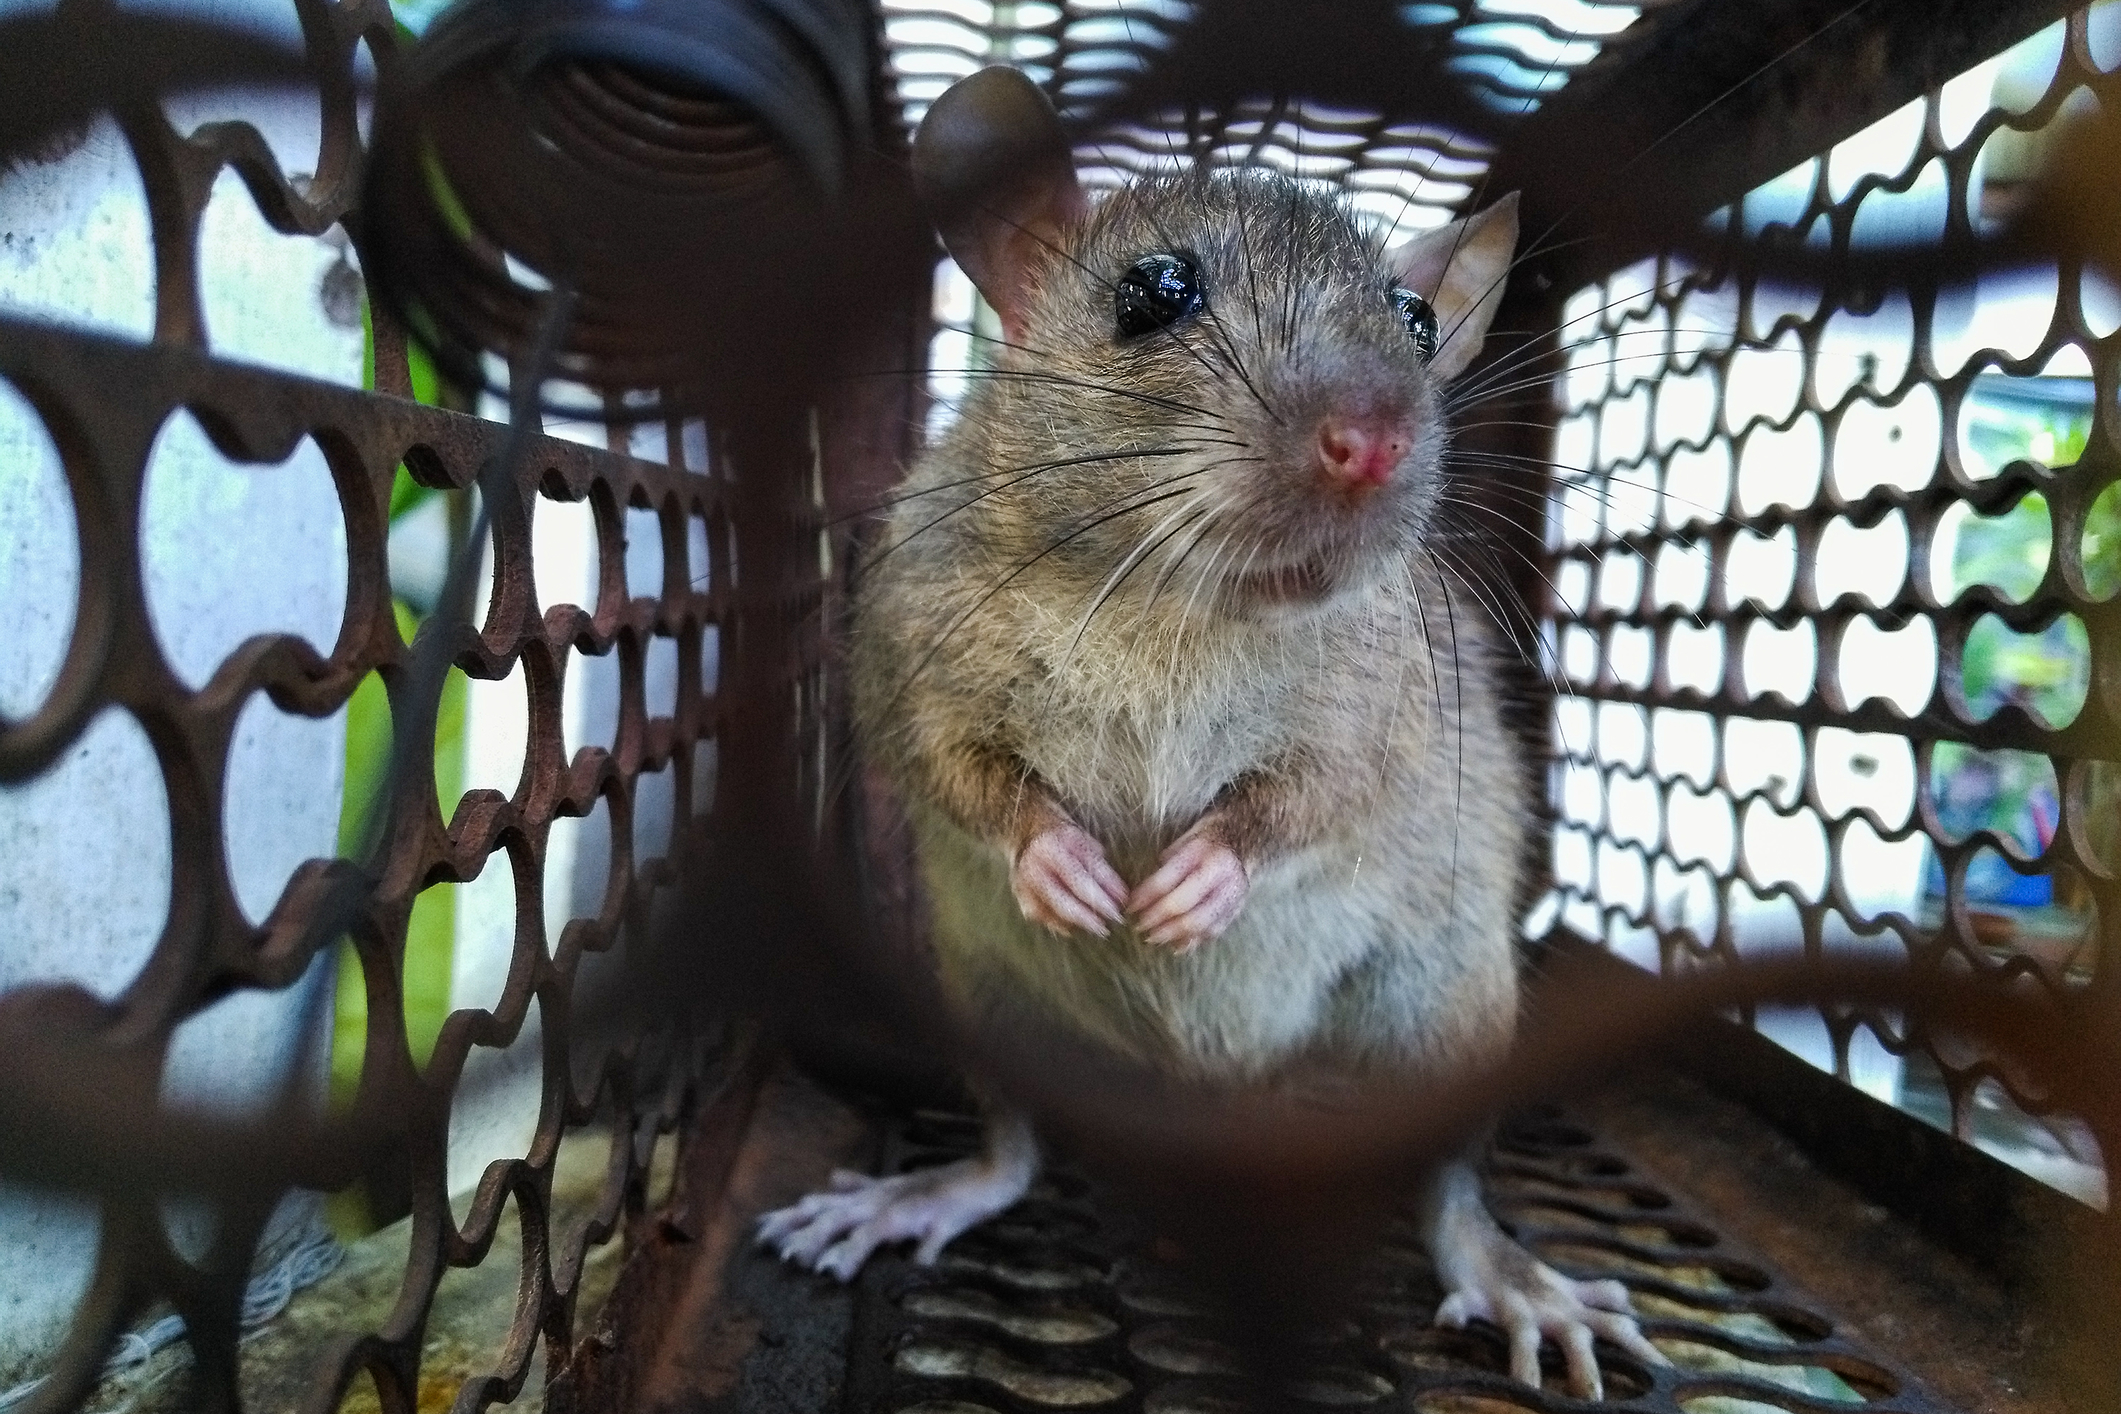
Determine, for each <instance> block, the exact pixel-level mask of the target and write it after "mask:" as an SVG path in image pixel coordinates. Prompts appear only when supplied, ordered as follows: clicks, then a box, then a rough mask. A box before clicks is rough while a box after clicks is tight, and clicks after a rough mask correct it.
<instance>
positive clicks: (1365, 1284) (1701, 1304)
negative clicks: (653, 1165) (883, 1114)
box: [847, 1112, 1939, 1414]
mask: <svg viewBox="0 0 2121 1414" xmlns="http://www.w3.org/2000/svg"><path fill="white" fill-rule="evenodd" d="M976 1138H977V1128H976V1126H975V1125H974V1123H973V1122H972V1121H971V1120H970V1119H969V1118H960V1117H956V1116H950V1115H940V1114H918V1115H915V1116H913V1117H912V1118H911V1119H910V1120H908V1121H906V1122H905V1123H903V1124H902V1125H901V1126H899V1127H898V1128H897V1129H896V1130H895V1131H894V1133H893V1135H892V1138H891V1141H890V1143H889V1145H888V1149H887V1155H886V1159H887V1163H888V1164H889V1165H890V1166H892V1167H895V1168H900V1169H906V1168H916V1167H920V1166H922V1165H925V1164H930V1163H937V1162H944V1161H946V1160H948V1159H950V1158H954V1157H957V1156H959V1155H961V1154H963V1153H965V1152H967V1151H969V1150H970V1149H971V1148H972V1147H973V1146H974V1143H975V1141H976ZM1488 1182H1489V1186H1490V1190H1491V1192H1492V1193H1493V1195H1494V1202H1495V1206H1496V1210H1497V1214H1498V1216H1499V1217H1501V1219H1502V1220H1503V1221H1505V1222H1507V1223H1509V1224H1510V1225H1511V1226H1512V1228H1513V1230H1514V1231H1515V1232H1516V1234H1517V1235H1518V1236H1519V1237H1520V1238H1521V1239H1522V1240H1523V1241H1524V1242H1525V1243H1526V1244H1527V1245H1528V1246H1530V1247H1531V1248H1532V1249H1533V1250H1534V1251H1535V1252H1537V1253H1539V1254H1540V1255H1541V1256H1542V1257H1543V1258H1545V1259H1547V1260H1549V1261H1551V1262H1554V1263H1557V1264H1558V1265H1560V1266H1561V1267H1562V1268H1563V1269H1564V1270H1567V1271H1570V1272H1572V1273H1577V1274H1581V1275H1599V1276H1617V1277H1621V1278H1623V1279H1624V1280H1626V1281H1627V1283H1628V1285H1629V1286H1630V1288H1631V1289H1632V1290H1633V1292H1634V1294H1635V1300H1636V1302H1637V1305H1638V1307H1639V1309H1640V1310H1641V1311H1642V1313H1643V1329H1644V1331H1645V1332H1646V1333H1647V1334H1648V1335H1649V1337H1650V1339H1651V1340H1652V1341H1653V1342H1654V1343H1655V1344H1656V1345H1657V1346H1658V1347H1659V1348H1660V1349H1661V1350H1662V1351H1664V1352H1665V1354H1666V1355H1667V1356H1668V1357H1669V1358H1670V1359H1671V1360H1672V1362H1673V1363H1672V1364H1671V1365H1670V1366H1668V1367H1661V1366H1651V1365H1648V1364H1645V1363H1643V1362H1640V1361H1637V1360H1634V1359H1631V1358H1629V1357H1626V1356H1623V1355H1620V1354H1618V1353H1617V1352H1615V1351H1613V1350H1610V1349H1601V1350H1600V1352H1599V1363H1600V1369H1601V1372H1602V1374H1603V1378H1604V1379H1605V1381H1606V1386H1607V1390H1606V1400H1605V1402H1604V1403H1603V1404H1601V1405H1600V1406H1599V1407H1608V1406H1610V1407H1613V1408H1617V1409H1630V1410H1642V1411H1645V1412H1646V1411H1650V1410H1662V1411H1667V1412H1668V1414H1670V1411H1678V1410H1685V1411H1687V1414H1702V1411H1704V1410H1715V1411H1718V1412H1719V1414H1755V1411H1758V1414H1770V1411H1795V1410H1815V1409H1820V1408H1831V1407H1835V1406H1837V1405H1844V1406H1851V1407H1861V1408H1865V1409H1870V1410H1877V1411H1881V1414H1882V1411H1886V1410H1893V1411H1916V1410H1933V1409H1937V1408H1938V1407H1939V1406H1938V1405H1937V1404H1936V1403H1934V1402H1933V1401H1932V1400H1931V1399H1930V1398H1929V1397H1928V1396H1927V1395H1925V1394H1924V1392H1923V1391H1922V1390H1921V1389H1920V1388H1919V1387H1918V1386H1917V1385H1916V1383H1915V1382H1914V1381H1913V1380H1911V1379H1910V1378H1909V1377H1908V1375H1907V1374H1906V1373H1904V1372H1902V1371H1900V1370H1898V1369H1896V1368H1895V1367H1894V1366H1893V1364H1892V1363H1891V1362H1890V1360H1889V1359H1881V1358H1879V1354H1878V1353H1877V1352H1873V1351H1868V1350H1865V1349H1863V1348H1861V1347H1860V1346H1859V1345H1857V1344H1854V1343H1852V1342H1851V1341H1850V1340H1849V1339H1848V1338H1847V1336H1846V1335H1844V1334H1843V1333H1842V1332H1841V1331H1840V1330H1839V1329H1838V1327H1837V1325H1836V1322H1835V1321H1834V1320H1833V1318H1832V1317H1831V1316H1830V1315H1827V1314H1825V1313H1824V1312H1822V1311H1821V1310H1820V1309H1819V1308H1818V1307H1817V1306H1816V1305H1815V1304H1812V1303H1810V1302H1808V1301H1807V1300H1806V1299H1805V1298H1804V1297H1802V1296H1801V1295H1799V1294H1797V1293H1795V1292H1794V1291H1793V1290H1792V1289H1791V1288H1790V1286H1789V1285H1788V1283H1787V1282H1785V1281H1783V1280H1781V1279H1779V1278H1778V1277H1777V1276H1776V1275H1775V1274H1774V1272H1773V1269H1772V1267H1771V1266H1770V1265H1768V1264H1766V1263H1764V1262H1763V1261H1762V1260H1761V1259H1760V1258H1759V1257H1757V1256H1755V1255H1753V1254H1749V1253H1745V1252H1742V1251H1740V1250H1738V1249H1737V1248H1736V1246H1735V1244H1733V1243H1732V1242H1731V1241H1730V1240H1729V1239H1728V1238H1726V1237H1724V1236H1723V1235H1721V1234H1720V1233H1718V1232H1717V1230H1716V1228H1715V1226H1714V1224H1713V1223H1711V1222H1708V1221H1704V1220H1703V1219H1702V1217H1701V1216H1699V1215H1697V1214H1694V1213H1690V1212H1688V1211H1686V1210H1685V1208H1684V1207H1683V1206H1682V1205H1681V1204H1679V1203H1678V1202H1676V1201H1675V1200H1674V1199H1673V1197H1672V1196H1671V1195H1670V1194H1669V1193H1667V1192H1666V1191H1664V1190H1663V1189H1662V1188H1661V1187H1659V1186H1658V1185H1657V1184H1656V1183H1655V1182H1652V1181H1648V1180H1647V1179H1645V1177H1644V1176H1643V1175H1642V1174H1641V1173H1640V1172H1638V1171H1637V1169H1636V1168H1635V1166H1634V1165H1633V1164H1631V1163H1630V1161H1629V1160H1628V1158H1627V1157H1626V1156H1624V1155H1622V1154H1619V1153H1616V1152H1614V1151H1613V1150H1611V1149H1610V1148H1608V1147H1606V1146H1604V1145H1602V1144H1601V1143H1600V1142H1599V1141H1598V1139H1597V1137H1596V1136H1595V1135H1594V1134H1592V1133H1591V1132H1590V1131H1588V1130H1586V1129H1584V1128H1583V1127H1581V1126H1580V1125H1578V1124H1575V1123H1573V1122H1571V1121H1570V1120H1569V1119H1568V1118H1567V1117H1566V1116H1565V1115H1562V1114H1560V1113H1556V1112H1545V1113H1541V1114H1537V1115H1530V1116H1525V1117H1522V1118H1520V1119H1519V1120H1518V1121H1517V1122H1516V1123H1514V1124H1512V1125H1510V1126H1508V1127H1507V1128H1506V1129H1505V1131H1504V1134H1503V1138H1502V1140H1501V1141H1500V1143H1499V1144H1498V1146H1497V1149H1496V1152H1495V1155H1494V1157H1493V1159H1492V1161H1491V1163H1490V1165H1489V1175H1488ZM1185 1255H1186V1254H1184V1253H1183V1252H1182V1251H1180V1250H1178V1249H1176V1248H1175V1247H1173V1246H1172V1244H1171V1243H1170V1242H1169V1241H1168V1240H1163V1239H1159V1238H1158V1236H1157V1234H1155V1233H1154V1232H1151V1231H1148V1230H1146V1229H1145V1228H1143V1227H1142V1226H1141V1225H1140V1224H1139V1223H1138V1222H1129V1221H1128V1220H1127V1219H1125V1218H1124V1217H1123V1216H1118V1215H1116V1214H1115V1213H1114V1212H1113V1211H1112V1210H1111V1209H1110V1208H1109V1207H1108V1205H1107V1204H1106V1203H1105V1202H1104V1201H1103V1200H1102V1198H1101V1195H1099V1194H1098V1193H1097V1192H1096V1191H1095V1190H1094V1189H1093V1188H1092V1187H1091V1186H1090V1185H1089V1184H1087V1183H1086V1182H1085V1181H1084V1180H1083V1178H1082V1177H1081V1176H1080V1175H1078V1174H1076V1173H1074V1172H1072V1171H1071V1170H1069V1169H1067V1168H1065V1167H1064V1168H1061V1169H1059V1170H1056V1171H1054V1172H1051V1173H1049V1174H1047V1175H1046V1176H1045V1177H1044V1178H1043V1179H1042V1180H1041V1181H1040V1184H1039V1186H1038V1187H1037V1188H1035V1189H1034V1190H1033V1192H1032V1195H1031V1197H1030V1198H1028V1199H1027V1200H1026V1201H1025V1202H1023V1203H1021V1204H1019V1205H1018V1206H1017V1207H1015V1208H1013V1209H1011V1210H1010V1212H1009V1213H1007V1214H1006V1215H1004V1216H1003V1217H1002V1218H999V1219H997V1220H995V1221H994V1222H993V1223H991V1224H989V1225H988V1226H986V1227H985V1228H983V1229H981V1230H979V1231H978V1232H976V1233H973V1234H971V1235H969V1236H967V1237H965V1238H962V1239H960V1240H959V1241H958V1242H957V1243H955V1244H953V1245H952V1247H951V1248H950V1249H949V1250H948V1251H947V1252H946V1253H945V1254H944V1256H943V1258H942V1260H941V1262H940V1263H939V1265H938V1266H937V1267H935V1268H934V1269H932V1270H923V1269H920V1268H917V1267H914V1266H912V1265H911V1264H910V1263H907V1262H905V1261H903V1260H897V1259H879V1260H874V1261H872V1264H871V1267H870V1269H869V1271H868V1272H867V1273H865V1275H864V1276H863V1278H862V1292H861V1295H860V1303H861V1305H860V1311H859V1314H858V1315H857V1317H856V1330H857V1341H858V1345H857V1348H856V1349H855V1351H854V1352H853V1364H852V1370H851V1374H850V1383H849V1387H848V1391H847V1399H848V1404H847V1407H849V1408H854V1409H872V1410H877V1411H895V1414H903V1411H909V1410H919V1411H923V1414H942V1411H944V1410H949V1411H952V1414H975V1411H988V1412H989V1414H993V1411H1001V1410H1013V1411H1023V1412H1024V1414H1029V1411H1035V1410H1042V1409H1057V1408H1088V1409H1101V1410H1103V1409H1109V1410H1127V1411H1133V1410H1142V1411H1148V1414H1232V1411H1239V1410H1246V1409H1284V1410H1303V1409H1376V1410H1408V1409H1412V1410H1420V1411H1424V1414H1444V1411H1450V1414H1460V1411H1478V1414H1520V1411H1525V1412H1527V1414H1528V1412H1529V1411H1539V1412H1540V1414H1546V1412H1547V1411H1558V1410H1562V1409H1570V1408H1583V1407H1586V1406H1585V1405H1584V1404H1583V1403H1582V1402H1580V1401H1577V1400H1574V1399H1570V1398H1568V1397H1567V1396H1565V1395H1563V1394H1560V1393H1558V1392H1557V1390H1556V1389H1555V1388H1554V1387H1555V1386H1558V1384H1559V1382H1560V1374H1561V1370H1560V1365H1559V1362H1558V1358H1556V1359H1554V1362H1553V1363H1552V1364H1550V1365H1549V1367H1548V1368H1547V1369H1546V1371H1545V1378H1546V1383H1547V1384H1548V1386H1549V1388H1548V1389H1547V1390H1546V1391H1545V1392H1536V1391H1533V1390H1530V1389H1527V1388H1526V1387H1525V1386H1523V1385H1520V1384H1517V1383H1515V1382H1514V1381H1512V1380H1511V1379H1510V1378H1509V1375H1508V1373H1507V1372H1508V1368H1509V1362H1508V1352H1507V1350H1506V1348H1505V1345H1504V1342H1503V1341H1502V1339H1501V1337H1500V1335H1499V1334H1498V1333H1497V1332H1496V1331H1494V1330H1493V1328H1491V1327H1488V1326H1486V1325H1485V1324H1477V1325H1475V1326H1473V1327H1471V1328H1469V1329H1468V1330H1465V1331H1462V1332H1460V1331H1448V1330H1438V1329H1436V1328H1435V1327H1434V1326H1432V1325H1431V1323H1430V1320H1431V1317H1432V1316H1433V1315H1434V1313H1435V1310H1436V1304H1437V1302H1438V1301H1439V1300H1441V1299H1442V1292H1441V1290H1440V1289H1439V1288H1438V1287H1437V1286H1436V1284H1435V1277H1434V1274H1433V1272H1432V1270H1431V1268H1430V1265H1429V1260H1428V1258H1427V1256H1426V1255H1425V1254H1423V1253H1422V1252H1421V1251H1420V1250H1419V1239H1418V1237H1416V1236H1415V1235H1414V1234H1413V1232H1412V1231H1411V1230H1404V1231H1399V1232H1396V1233H1394V1234H1393V1235H1391V1236H1390V1237H1389V1238H1388V1239H1387V1240H1386V1241H1385V1242H1384V1243H1383V1244H1381V1245H1380V1247H1379V1248H1378V1250H1377V1251H1376V1253H1375V1255H1374V1256H1373V1257H1372V1258H1371V1259H1370V1261H1369V1262H1368V1263H1367V1264H1366V1266H1365V1268H1364V1271H1363V1274H1362V1276H1361V1278H1360V1279H1359V1282H1358V1286H1357V1289H1356V1290H1355V1291H1353V1292H1351V1293H1350V1298H1351V1299H1350V1300H1349V1302H1348V1305H1347V1307H1346V1309H1345V1311H1344V1312H1342V1313H1341V1314H1340V1315H1339V1316H1338V1317H1337V1318H1335V1319H1334V1320H1333V1321H1332V1322H1331V1324H1330V1325H1329V1326H1328V1327H1326V1328H1324V1329H1320V1330H1318V1331H1316V1332H1315V1333H1312V1334H1311V1335H1310V1336H1309V1337H1308V1338H1306V1339H1305V1340H1304V1342H1303V1346H1304V1354H1303V1359H1302V1360H1301V1362H1300V1363H1299V1365H1298V1367H1297V1368H1295V1369H1293V1370H1290V1371H1287V1372H1285V1373H1283V1374H1282V1375H1281V1376H1280V1377H1279V1384H1278V1388H1277V1387H1276V1385H1275V1384H1271V1383H1264V1382H1263V1381H1262V1379H1261V1378H1260V1373H1259V1371H1258V1370H1257V1369H1256V1367H1255V1365H1254V1363H1253V1361H1252V1360H1251V1359H1250V1358H1248V1355H1247V1353H1246V1352H1245V1351H1244V1350H1243V1349H1242V1348H1240V1347H1239V1346H1238V1345H1234V1344H1232V1343H1231V1338H1230V1335H1229V1331H1228V1329H1227V1328H1226V1327H1225V1326H1224V1325H1221V1324H1219V1323H1218V1319H1217V1316H1216V1310H1217V1308H1216V1306H1215V1304H1214V1302H1213V1301H1212V1299H1210V1298H1209V1297H1207V1296H1205V1295H1204V1294H1203V1293H1202V1292H1201V1291H1199V1290H1198V1289H1196V1288H1194V1287H1192V1286H1191V1285H1189V1284H1188V1283H1187V1281H1186V1280H1185V1278H1184V1276H1183V1275H1182V1273H1183V1270H1184V1259H1185Z"/></svg>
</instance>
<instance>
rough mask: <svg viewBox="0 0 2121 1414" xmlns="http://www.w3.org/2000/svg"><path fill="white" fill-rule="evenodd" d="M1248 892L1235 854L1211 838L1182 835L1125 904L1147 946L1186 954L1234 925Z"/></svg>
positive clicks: (1242, 865) (1247, 881) (1246, 879)
mask: <svg viewBox="0 0 2121 1414" xmlns="http://www.w3.org/2000/svg"><path fill="white" fill-rule="evenodd" d="M1251 887H1252V882H1251V879H1250V878H1249V877H1248V876H1247V875H1246V873H1245V862H1244V861H1243V860H1242V859H1239V858H1238V857H1237V853H1236V851H1234V850H1232V849H1231V848H1229V846H1227V845H1225V844H1223V843H1222V842H1221V841H1219V840H1217V839H1215V838H1213V837H1212V836H1210V835H1206V834H1198V835H1195V834H1188V835H1182V836H1180V837H1179V840H1178V842H1177V843H1176V844H1174V845H1172V846H1171V848H1169V849H1167V850H1165V851H1164V857H1163V860H1162V862H1161V863H1159V864H1158V865H1157V869H1156V872H1155V873H1154V874H1151V875H1150V876H1149V877H1148V878H1146V879H1144V880H1142V882H1141V887H1139V888H1137V889H1136V890H1135V891H1134V897H1132V898H1130V899H1128V900H1127V912H1128V913H1129V914H1131V915H1133V918H1134V926H1135V927H1137V928H1139V929H1140V930H1141V932H1142V936H1143V937H1145V938H1147V939H1148V940H1149V941H1150V942H1152V943H1160V944H1162V945H1163V946H1165V947H1169V948H1176V949H1178V950H1179V951H1180V952H1190V951H1192V950H1193V949H1194V948H1197V947H1199V946H1200V945H1201V944H1202V943H1205V942H1207V941H1208V940H1209V939H1210V938H1213V937H1215V936H1216V935H1217V934H1219V933H1221V932H1222V930H1223V929H1225V928H1227V927H1229V926H1230V924H1231V923H1232V922H1234V921H1235V920H1236V918H1237V915H1238V912H1239V910H1241V909H1242V908H1244V906H1245V895H1246V893H1248V892H1249V891H1250V889H1251Z"/></svg>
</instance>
